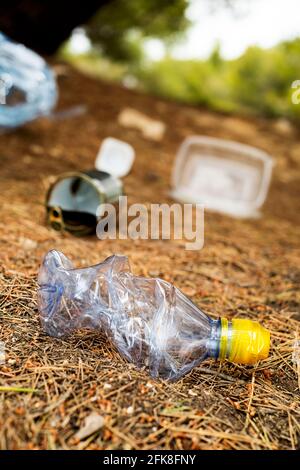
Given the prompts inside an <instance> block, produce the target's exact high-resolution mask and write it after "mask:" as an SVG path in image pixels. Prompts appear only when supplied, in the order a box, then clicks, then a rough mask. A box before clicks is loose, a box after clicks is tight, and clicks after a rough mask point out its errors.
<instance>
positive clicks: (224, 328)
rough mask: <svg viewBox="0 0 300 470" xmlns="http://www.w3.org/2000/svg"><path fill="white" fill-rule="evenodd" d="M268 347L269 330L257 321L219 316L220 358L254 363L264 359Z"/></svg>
mask: <svg viewBox="0 0 300 470" xmlns="http://www.w3.org/2000/svg"><path fill="white" fill-rule="evenodd" d="M269 349H270V332H269V331H268V330H266V328H264V327H263V326H261V325H260V324H259V323H258V322H256V321H252V320H246V319H241V318H234V319H233V320H232V322H228V320H227V319H226V318H221V337H220V353H219V358H220V359H225V358H227V359H229V361H231V362H236V363H238V364H255V363H256V362H257V361H259V360H262V359H266V358H267V357H268V355H269Z"/></svg>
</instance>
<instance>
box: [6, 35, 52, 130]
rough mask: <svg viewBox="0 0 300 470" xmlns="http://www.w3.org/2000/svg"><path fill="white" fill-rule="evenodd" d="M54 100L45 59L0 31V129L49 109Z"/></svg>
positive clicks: (50, 76)
mask: <svg viewBox="0 0 300 470" xmlns="http://www.w3.org/2000/svg"><path fill="white" fill-rule="evenodd" d="M56 100H57V88H56V81H55V78H54V74H53V72H52V71H51V69H50V68H49V67H48V65H47V64H46V62H45V61H44V60H43V59H42V58H41V57H40V56H39V55H38V54H36V53H35V52H33V51H32V50H30V49H27V48H26V47H25V46H23V45H22V44H17V43H15V42H12V41H10V40H9V39H8V38H7V37H6V36H4V35H3V34H2V33H0V130H2V131H3V130H5V129H13V128H15V127H18V126H21V125H22V124H24V123H26V122H28V121H32V120H33V119H35V118H37V117H38V116H41V115H46V114H48V113H50V111H51V109H52V108H53V107H54V105H55V103H56Z"/></svg>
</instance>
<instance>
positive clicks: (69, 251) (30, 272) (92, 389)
mask: <svg viewBox="0 0 300 470" xmlns="http://www.w3.org/2000/svg"><path fill="white" fill-rule="evenodd" d="M59 85H60V95H61V98H60V105H59V107H60V109H66V108H68V107H70V106H73V105H77V104H86V105H87V107H88V112H87V114H85V115H82V116H77V117H73V118H69V119H64V120H58V119H56V120H53V119H40V120H38V121H36V122H34V123H31V124H29V125H27V126H25V127H24V128H22V129H19V130H17V131H16V132H14V133H10V134H6V135H3V136H1V137H0V141H1V193H0V207H1V220H0V227H1V236H0V250H1V277H0V283H1V294H0V296H1V299H0V306H1V307H0V308H1V310H0V340H1V341H4V343H5V346H6V354H7V357H6V363H5V364H4V365H2V366H0V448H2V449H56V448H64V449H70V448H74V449H83V448H87V449H130V448H135V449H156V448H160V449H295V448H299V446H300V401H299V399H300V394H299V382H300V380H299V375H298V374H299V371H298V373H297V370H296V365H295V364H294V363H293V360H292V353H293V344H294V341H295V338H296V335H297V334H299V325H300V323H299V320H300V311H299V302H300V296H299V290H297V288H298V287H299V280H300V272H299V260H300V259H299V258H300V256H299V254H300V253H299V234H300V229H299V213H300V200H299V183H300V141H299V131H298V130H297V129H295V128H291V127H288V126H287V125H286V124H285V123H273V122H267V121H262V120H255V121H254V120H249V119H248V120H247V119H242V118H238V117H235V118H233V117H229V116H223V115H219V114H215V113H212V112H208V111H206V110H201V109H196V108H190V107H186V106H179V105H177V104H174V103H169V102H166V101H162V100H158V99H154V98H152V97H149V96H144V95H141V94H139V93H136V92H132V91H128V90H126V89H123V88H121V87H119V86H117V85H111V84H106V83H102V82H99V81H93V80H91V79H89V78H86V77H84V76H80V75H79V74H78V73H76V72H74V71H72V70H70V69H68V68H66V69H65V71H64V72H63V73H62V70H61V74H60V78H59ZM125 106H131V107H134V108H136V109H138V110H140V111H142V112H144V113H146V114H148V115H149V116H151V117H153V118H158V119H160V120H162V121H164V122H165V123H166V125H167V132H166V136H165V138H164V139H163V141H162V142H161V143H154V142H151V141H148V140H145V139H144V138H143V137H142V136H141V134H140V133H139V132H138V131H135V130H128V129H125V128H122V127H120V126H119V125H118V124H117V120H116V118H117V115H118V113H119V111H120V110H121V109H122V108H123V107H125ZM190 134H205V135H212V136H218V137H223V138H228V139H235V140H238V141H240V142H245V143H249V144H253V145H256V146H257V147H260V148H262V149H264V150H266V151H268V152H269V153H271V154H272V155H273V156H274V158H275V160H276V167H275V170H274V178H273V181H272V186H271V190H270V193H269V197H268V200H267V203H266V205H265V207H264V211H263V216H262V218H261V219H259V220H247V221H240V220H234V219H231V218H229V217H226V216H222V215H217V214H211V213H207V214H206V215H205V246H204V248H203V249H202V250H201V251H186V250H185V249H184V247H183V244H182V243H181V242H180V243H179V242H172V241H170V242H168V241H126V240H121V241H105V242H104V241H99V240H98V239H97V238H96V237H90V238H84V239H78V238H74V237H72V236H71V235H69V234H61V233H58V232H55V231H53V230H51V229H49V228H48V227H47V226H46V225H45V209H44V199H45V193H46V190H47V188H48V186H49V184H50V182H51V181H52V180H53V178H54V177H55V175H57V174H59V173H61V172H63V171H68V170H75V169H76V170H77V169H87V168H90V167H92V165H93V162H94V158H95V155H96V152H97V150H98V147H99V144H100V143H101V140H102V139H103V138H104V137H106V136H115V137H117V138H121V139H124V140H126V141H128V142H130V143H131V144H133V145H134V147H135V149H136V153H137V159H136V162H135V165H134V168H133V171H132V173H131V174H130V175H129V176H128V177H127V178H126V180H125V183H126V190H127V193H128V195H129V199H130V202H145V203H150V202H164V201H166V202H167V201H168V200H169V199H168V191H169V182H170V174H171V167H172V163H173V161H174V155H175V153H176V150H177V148H178V145H179V144H180V142H181V141H182V139H183V138H184V137H186V136H188V135H190ZM51 248H56V249H58V250H61V251H63V252H64V253H65V254H66V255H68V256H70V257H71V258H72V260H73V261H74V263H75V264H76V265H89V264H92V263H95V262H98V261H100V260H102V259H104V258H105V257H106V256H108V255H110V254H112V253H123V254H126V255H128V256H129V258H130V261H131V265H132V269H133V271H134V272H135V273H136V274H141V275H146V276H160V277H162V278H164V279H166V280H168V281H171V282H174V283H175V284H176V285H177V286H178V287H179V288H181V289H182V290H183V292H185V293H186V294H187V295H188V296H190V297H191V298H192V300H193V301H194V302H195V303H197V304H198V305H199V306H200V307H201V308H202V309H203V310H204V311H206V312H207V313H209V314H210V315H211V316H213V317H218V316H219V315H222V316H227V317H228V318H232V317H234V316H242V317H249V318H251V319H257V320H259V321H261V322H262V323H263V324H264V326H266V327H267V328H269V329H270V330H271V333H272V349H271V354H270V357H269V359H268V360H265V361H263V362H261V363H260V364H259V365H258V366H256V367H242V366H237V365H232V364H229V363H226V362H225V363H223V364H220V363H218V362H216V363H214V362H212V361H210V362H209V361H208V362H206V363H205V364H203V365H202V367H199V368H196V369H195V370H194V371H193V372H191V373H190V374H189V375H188V376H186V377H184V378H183V379H182V380H180V381H179V382H177V383H173V384H171V383H165V382H162V381H153V380H152V379H150V378H149V376H148V375H147V373H146V371H138V370H136V368H135V367H134V366H132V365H129V364H127V363H126V362H125V361H124V360H123V359H121V358H120V356H119V354H118V353H117V352H116V351H115V350H114V349H113V347H112V346H111V345H110V344H109V343H108V342H107V340H106V339H105V338H104V337H102V336H99V335H98V334H95V333H91V332H89V333H87V332H86V331H84V332H78V333H76V335H74V336H72V337H71V338H68V339H66V340H57V339H53V338H50V337H47V336H46V335H45V334H44V333H43V332H42V331H41V328H40V325H39V318H38V311H37V304H36V287H37V285H36V274H37V270H38V267H39V264H40V261H41V258H42V256H43V255H44V254H45V252H46V251H47V250H49V249H51ZM1 387H2V388H1ZM5 387H6V388H5ZM11 387H17V388H16V389H13V390H15V391H13V390H11V389H10V388H11ZM20 388H25V389H27V388H30V389H34V392H29V391H28V390H27V391H23V392H22V391H21V390H20ZM92 411H97V412H98V413H100V414H101V415H102V416H103V418H104V420H105V421H104V426H103V427H102V428H101V429H100V430H99V431H98V432H96V433H95V434H93V435H92V436H91V437H90V438H87V439H85V440H83V441H80V442H79V441H78V440H77V441H76V439H75V438H74V435H75V433H76V431H77V430H78V429H79V428H81V427H82V426H83V423H84V419H85V417H86V416H87V415H89V414H90V413H91V412H92Z"/></svg>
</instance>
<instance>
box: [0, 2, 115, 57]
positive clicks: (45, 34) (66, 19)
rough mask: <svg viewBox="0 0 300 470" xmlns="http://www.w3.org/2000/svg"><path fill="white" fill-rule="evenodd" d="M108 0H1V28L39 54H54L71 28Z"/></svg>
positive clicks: (85, 19) (80, 23)
mask: <svg viewBox="0 0 300 470" xmlns="http://www.w3.org/2000/svg"><path fill="white" fill-rule="evenodd" d="M110 1H111V0H82V1H79V2H66V1H63V0H60V1H58V0H44V1H43V0H40V1H39V0H1V2H0V30H1V31H2V32H3V33H5V34H6V35H7V36H9V37H10V38H12V39H14V40H15V41H17V42H21V43H23V44H25V45H26V46H28V47H30V48H32V49H34V50H35V51H37V52H39V53H40V54H46V55H48V54H53V53H54V52H55V51H56V50H57V49H58V47H59V46H60V45H61V43H62V42H63V41H64V40H65V39H67V38H68V37H69V36H70V34H71V31H72V30H73V29H74V28H75V27H76V26H80V25H82V24H84V23H85V22H86V21H87V20H88V19H89V18H90V17H91V16H92V15H93V14H94V13H96V11H97V10H98V9H99V8H101V7H102V6H103V5H105V4H107V3H109V2H110Z"/></svg>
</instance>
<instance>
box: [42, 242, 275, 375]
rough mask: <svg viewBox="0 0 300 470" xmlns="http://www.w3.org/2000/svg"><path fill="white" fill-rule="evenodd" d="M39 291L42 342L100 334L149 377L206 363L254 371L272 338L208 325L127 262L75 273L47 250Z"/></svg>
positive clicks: (248, 329) (170, 289)
mask: <svg viewBox="0 0 300 470" xmlns="http://www.w3.org/2000/svg"><path fill="white" fill-rule="evenodd" d="M38 283H39V292H38V305H39V311H40V317H41V323H42V327H43V329H44V331H45V332H46V333H47V334H49V335H51V336H55V337H58V338H61V337H63V336H66V335H69V334H71V333H72V332H73V331H75V330H77V329H80V328H90V329H94V330H98V331H104V332H106V334H107V336H108V337H109V338H110V339H111V340H112V342H113V343H114V344H115V346H116V347H117V349H118V350H119V352H120V353H121V354H122V356H123V357H125V358H126V359H127V360H128V361H130V362H133V363H134V364H136V365H137V366H138V367H147V369H148V370H149V372H150V374H151V375H152V376H153V377H161V378H164V379H170V380H176V379H178V378H180V377H181V376H183V375H184V374H186V373H187V372H189V371H190V370H191V369H192V368H193V367H195V366H197V365H198V364H199V363H201V362H202V361H204V360H205V359H207V358H215V359H217V358H219V359H226V358H227V359H229V360H230V361H232V362H237V363H242V364H254V363H255V362H257V361H258V360H260V359H265V358H266V357H267V356H268V353H269V346H270V334H269V332H268V331H267V330H266V329H265V328H263V327H262V326H260V325H259V324H258V323H257V322H253V321H250V320H246V319H233V320H232V321H228V320H227V319H225V318H220V319H217V320H213V319H211V318H210V317H208V316H207V315H206V314H205V313H203V312H202V311H201V310H200V309H199V308H198V307H197V306H196V305H195V304H194V303H193V302H191V301H190V300H189V299H188V298H187V297H186V296H185V295H184V294H183V293H182V292H181V291H180V290H179V289H177V288H176V287H174V286H173V285H172V284H170V283H168V282H166V281H164V280H162V279H157V278H152V279H151V278H144V277H138V276H134V275H133V274H132V273H131V271H130V267H129V263H128V259H127V257H126V256H120V255H114V256H111V257H109V258H107V259H106V260H105V261H103V262H102V263H99V264H96V265H94V266H91V267H87V268H81V269H74V267H73V265H72V263H71V261H70V260H69V259H68V258H67V257H66V256H64V255H63V254H62V253H60V252H58V251H55V250H52V251H49V252H48V253H47V254H46V256H45V258H44V260H43V263H42V265H41V268H40V271H39V276H38Z"/></svg>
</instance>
